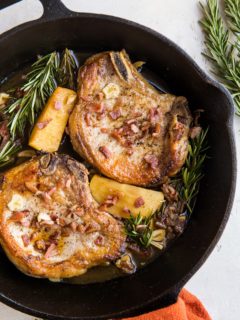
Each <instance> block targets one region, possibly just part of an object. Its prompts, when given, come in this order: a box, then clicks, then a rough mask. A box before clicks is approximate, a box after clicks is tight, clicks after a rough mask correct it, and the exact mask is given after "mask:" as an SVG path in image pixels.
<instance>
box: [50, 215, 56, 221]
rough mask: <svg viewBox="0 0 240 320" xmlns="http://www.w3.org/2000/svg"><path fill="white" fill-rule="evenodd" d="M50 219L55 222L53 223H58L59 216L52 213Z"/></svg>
mask: <svg viewBox="0 0 240 320" xmlns="http://www.w3.org/2000/svg"><path fill="white" fill-rule="evenodd" d="M50 218H51V219H52V220H53V221H56V220H57V218H58V215H57V214H56V213H52V214H50Z"/></svg>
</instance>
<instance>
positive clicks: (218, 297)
mask: <svg viewBox="0 0 240 320" xmlns="http://www.w3.org/2000/svg"><path fill="white" fill-rule="evenodd" d="M63 2H64V3H65V4H66V5H67V6H68V7H69V8H70V9H72V10H75V11H82V12H95V13H105V14H111V15H115V16H120V17H123V18H127V19H130V20H133V21H136V22H138V23H141V24H143V25H146V26H148V27H151V28H153V29H155V30H157V31H159V32H161V33H162V34H164V35H165V36H167V37H169V38H170V39H172V40H173V41H175V42H176V43H178V44H179V45H180V46H181V47H182V48H183V49H184V50H186V51H187V52H188V53H189V54H190V55H191V56H192V57H193V58H194V59H195V60H196V61H197V63H198V64H199V65H200V66H201V67H202V68H203V69H205V70H206V71H208V70H209V65H208V63H207V62H206V60H205V59H204V57H203V56H202V55H201V51H202V49H203V36H202V33H201V30H200V27H199V24H198V20H199V18H200V11H199V1H198V0H182V1H180V0H167V1H166V0H151V1H150V0H131V1H130V0H128V1H127V0H104V1H100V0H88V1H86V0H63ZM41 14H42V7H41V4H40V3H39V2H38V1H37V0H23V1H22V2H21V3H19V4H16V5H14V6H11V7H9V8H7V9H5V10H3V11H0V33H2V32H4V31H6V30H8V29H10V28H12V27H13V26H16V25H18V24H20V23H22V22H24V21H27V20H33V19H36V18H38V17H39V16H41ZM239 130H240V119H239V118H236V117H235V135H236V140H237V150H238V153H239V151H240V144H239V142H238V140H239V135H240V132H239ZM238 180H239V179H238ZM239 188H240V184H238V185H237V191H236V197H235V203H234V206H233V209H232V213H231V217H230V219H229V222H228V224H227V227H226V229H225V231H224V234H223V236H222V238H221V239H220V241H219V243H218V245H217V246H216V248H215V250H214V252H213V253H212V254H211V256H210V258H209V259H208V260H207V262H206V263H205V264H204V266H202V268H201V269H200V270H199V271H198V272H197V274H195V276H194V277H193V278H192V279H191V280H190V281H189V282H188V283H187V285H186V287H187V288H188V289H189V290H191V292H192V293H194V294H195V295H197V296H198V297H199V298H200V299H201V300H202V302H203V303H204V305H205V306H206V308H207V309H208V311H209V313H210V315H211V316H212V318H213V319H214V320H237V319H239V314H240V304H239V297H240V245H239V244H240V213H239V210H240V192H239V191H240V190H239ZM0 315H1V316H0V318H1V320H9V319H11V320H30V319H32V320H33V317H30V316H28V315H25V314H23V313H20V312H18V311H15V310H13V309H11V308H9V307H7V306H5V305H3V304H1V303H0Z"/></svg>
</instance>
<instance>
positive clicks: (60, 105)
mask: <svg viewBox="0 0 240 320" xmlns="http://www.w3.org/2000/svg"><path fill="white" fill-rule="evenodd" d="M61 108H62V103H61V102H60V101H56V102H55V104H54V109H56V110H60V109H61Z"/></svg>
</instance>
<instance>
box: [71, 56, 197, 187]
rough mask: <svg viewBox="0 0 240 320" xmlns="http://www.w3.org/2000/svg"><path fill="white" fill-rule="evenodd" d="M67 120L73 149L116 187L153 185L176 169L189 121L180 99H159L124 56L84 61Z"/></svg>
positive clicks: (184, 152) (182, 157) (184, 153)
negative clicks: (74, 103) (111, 180)
mask: <svg viewBox="0 0 240 320" xmlns="http://www.w3.org/2000/svg"><path fill="white" fill-rule="evenodd" d="M78 81H79V90H78V103H77V105H76V106H75V108H74V110H73V112H72V114H71V116H70V119H69V132H70V137H71V141H72V144H73V147H74V149H75V150H76V151H77V152H78V153H79V154H80V155H81V156H82V157H84V158H85V159H86V160H87V161H89V162H90V163H91V164H92V165H93V166H95V167H97V168H98V169H99V170H100V172H102V173H103V174H105V175H106V176H108V177H110V178H113V179H115V180H117V181H119V182H123V183H128V184H134V185H142V186H148V185H154V184H157V183H160V182H162V181H163V180H164V178H165V177H166V176H172V175H174V174H175V173H176V172H177V171H179V169H180V168H181V167H182V165H183V163H184V162H185V159H186V156H187V152H188V133H189V125H190V122H191V116H190V113H189V110H188V106H187V105H188V103H187V100H186V98H184V97H176V96H174V95H171V94H160V93H159V92H158V91H157V90H155V89H154V88H153V87H152V86H151V85H149V84H148V83H147V82H146V80H145V79H144V78H143V77H142V76H141V75H140V74H139V73H138V72H137V70H136V69H135V67H134V66H133V65H132V63H131V61H130V60H129V58H128V56H127V54H126V52H125V51H121V52H112V51H111V52H103V53H101V54H97V55H95V56H92V57H91V58H89V59H88V60H87V61H86V62H85V64H84V66H83V67H82V68H81V69H80V71H79V78H78Z"/></svg>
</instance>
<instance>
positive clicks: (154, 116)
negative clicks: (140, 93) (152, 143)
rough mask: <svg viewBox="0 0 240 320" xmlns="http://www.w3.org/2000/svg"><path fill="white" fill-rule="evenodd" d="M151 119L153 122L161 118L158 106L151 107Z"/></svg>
mask: <svg viewBox="0 0 240 320" xmlns="http://www.w3.org/2000/svg"><path fill="white" fill-rule="evenodd" d="M149 119H150V122H151V123H155V122H156V121H158V120H159V113H158V109H157V108H151V109H150V111H149Z"/></svg>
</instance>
